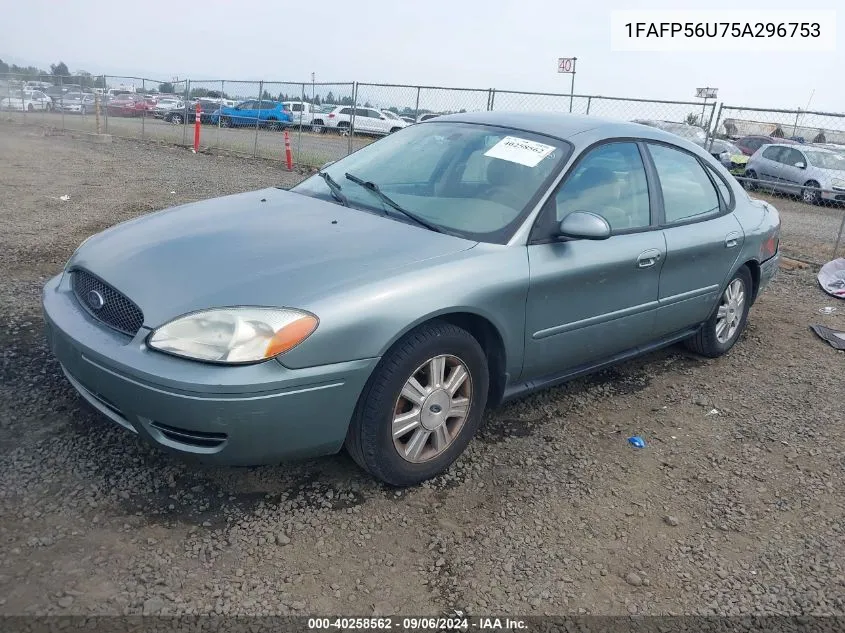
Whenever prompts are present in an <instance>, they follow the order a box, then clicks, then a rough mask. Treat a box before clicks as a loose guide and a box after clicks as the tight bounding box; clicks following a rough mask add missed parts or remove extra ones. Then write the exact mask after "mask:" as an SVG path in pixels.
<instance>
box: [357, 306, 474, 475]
mask: <svg viewBox="0 0 845 633" xmlns="http://www.w3.org/2000/svg"><path fill="white" fill-rule="evenodd" d="M488 384H489V376H488V367H487V358H486V357H485V355H484V351H483V350H482V349H481V346H480V345H479V344H478V341H476V340H475V338H473V336H472V335H471V334H470V333H469V332H467V331H466V330H463V329H461V328H459V327H457V326H454V325H452V324H449V323H445V322H432V323H428V324H425V325H422V326H420V327H419V328H417V329H415V330H413V331H411V332H410V333H409V334H407V335H406V336H404V337H403V338H402V339H401V340H400V341H399V342H397V343H396V344H395V345H394V346H393V347H392V348H391V350H390V351H389V352H388V353H387V354H385V356H384V357H383V358H382V360H381V361H380V362H379V365H378V367H376V369H375V371H374V372H373V375H372V376H371V377H370V380H369V381H368V383H367V386H366V387H365V388H364V391H363V392H362V394H361V396H360V399H359V402H358V405H357V407H356V409H355V414H354V416H353V419H352V422H351V424H350V426H349V432H348V434H347V437H346V444H345V446H346V449H347V451H348V452H349V454H350V455H351V456H352V458H353V459H354V460H355V461H356V462H357V463H358V465H359V466H361V467H362V468H363V469H364V470H366V471H367V472H369V473H370V474H371V475H373V476H374V477H377V478H378V479H380V480H382V481H384V482H386V483H388V484H390V485H393V486H412V485H415V484H418V483H420V482H422V481H425V480H426V479H430V478H432V477H434V476H436V475H439V474H440V473H442V472H444V471H445V470H446V469H448V468H449V466H451V465H452V463H453V462H454V461H455V460H456V459H457V458H458V457H459V456H460V455H461V453H463V451H464V449H465V448H466V447H467V444H469V442H470V440H471V439H472V436H473V435H474V434H475V432H476V431H477V430H478V427H479V425H480V424H481V419H482V415H483V413H484V407H485V405H486V403H487V388H488Z"/></svg>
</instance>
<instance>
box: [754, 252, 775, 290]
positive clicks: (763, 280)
mask: <svg viewBox="0 0 845 633" xmlns="http://www.w3.org/2000/svg"><path fill="white" fill-rule="evenodd" d="M779 268H780V251H778V252H777V253H775V254H774V255H773V256H772V257H770V258H769V259H767V260H766V261H764V262H763V263H762V264H760V287H759V288H758V289H757V294H758V295H759V294H760V293H761V292H763V290H765V289H766V286H768V285H769V283H770V282H771V281H772V279H774V278H775V276H776V275H777V273H778V270H779Z"/></svg>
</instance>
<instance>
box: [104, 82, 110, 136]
mask: <svg viewBox="0 0 845 633" xmlns="http://www.w3.org/2000/svg"><path fill="white" fill-rule="evenodd" d="M103 99H105V102H106V115H105V125H106V129H105V133H106V134H108V133H109V101H111V99H110V98H109V84H108V75H103Z"/></svg>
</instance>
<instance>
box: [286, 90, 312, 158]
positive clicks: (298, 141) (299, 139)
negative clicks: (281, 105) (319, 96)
mask: <svg viewBox="0 0 845 633" xmlns="http://www.w3.org/2000/svg"><path fill="white" fill-rule="evenodd" d="M311 101H312V102H311V104H310V105H309V106H308V108H309V109H313V108H314V103H313V101H314V99H313V97H312V99H311ZM305 103H306V102H305V84H304V83H303V84H302V110H301V111H300V113H299V134H298V135H297V137H296V155H297V156H301V153H302V119H303V118H304V117H305ZM291 116H293V110H291ZM311 120H312V121H313V120H314V113H313V112H312V113H311Z"/></svg>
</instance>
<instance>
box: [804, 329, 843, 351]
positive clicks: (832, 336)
mask: <svg viewBox="0 0 845 633" xmlns="http://www.w3.org/2000/svg"><path fill="white" fill-rule="evenodd" d="M810 329H811V330H812V331H813V332H815V333H816V335H817V336H818V337H819V338H821V339H822V340H824V341H827V342H828V344H829V345H830V346H831V347H832V348H834V349H838V350H845V332H841V331H839V330H833V329H831V328H829V327H825V326H823V325H811V326H810Z"/></svg>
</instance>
